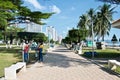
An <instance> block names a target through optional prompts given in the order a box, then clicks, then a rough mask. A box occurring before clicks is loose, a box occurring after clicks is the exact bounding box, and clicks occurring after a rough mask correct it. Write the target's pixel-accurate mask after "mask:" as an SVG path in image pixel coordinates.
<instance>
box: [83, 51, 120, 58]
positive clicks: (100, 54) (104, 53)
mask: <svg viewBox="0 0 120 80" xmlns="http://www.w3.org/2000/svg"><path fill="white" fill-rule="evenodd" d="M89 51H91V52H92V50H90V49H83V53H84V52H89ZM94 51H95V52H97V53H98V54H97V55H96V56H95V58H116V57H120V51H117V50H116V49H105V50H94ZM83 56H84V57H88V58H91V57H92V56H91V55H89V56H87V55H85V54H83Z"/></svg>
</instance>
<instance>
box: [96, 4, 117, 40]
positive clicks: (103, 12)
mask: <svg viewBox="0 0 120 80" xmlns="http://www.w3.org/2000/svg"><path fill="white" fill-rule="evenodd" d="M114 8H115V7H114ZM114 8H111V5H107V4H104V5H103V6H100V11H99V12H97V18H96V21H97V22H96V26H95V29H96V31H97V32H96V35H98V36H99V37H102V40H103V41H104V36H105V35H109V31H110V29H111V22H110V21H112V14H113V13H114V11H113V10H114Z"/></svg>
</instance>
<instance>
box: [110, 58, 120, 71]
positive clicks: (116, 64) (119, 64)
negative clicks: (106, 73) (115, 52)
mask: <svg viewBox="0 0 120 80" xmlns="http://www.w3.org/2000/svg"><path fill="white" fill-rule="evenodd" d="M117 67H120V62H118V61H117V60H108V68H109V69H111V70H116V68H117Z"/></svg>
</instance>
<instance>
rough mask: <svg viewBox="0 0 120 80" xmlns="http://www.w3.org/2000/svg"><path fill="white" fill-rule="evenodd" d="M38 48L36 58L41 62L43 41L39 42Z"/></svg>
mask: <svg viewBox="0 0 120 80" xmlns="http://www.w3.org/2000/svg"><path fill="white" fill-rule="evenodd" d="M38 50H39V54H38V60H39V62H41V63H42V62H43V54H42V51H43V42H41V43H40V45H39V47H38Z"/></svg>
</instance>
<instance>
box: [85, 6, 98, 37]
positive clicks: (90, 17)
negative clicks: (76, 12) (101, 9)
mask: <svg viewBox="0 0 120 80" xmlns="http://www.w3.org/2000/svg"><path fill="white" fill-rule="evenodd" d="M87 14H88V27H89V36H90V37H91V36H92V35H93V34H94V33H95V31H96V30H95V19H96V15H95V11H94V9H93V8H90V9H89V11H88V13H87ZM92 29H93V31H92ZM92 32H93V33H92Z"/></svg>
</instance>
